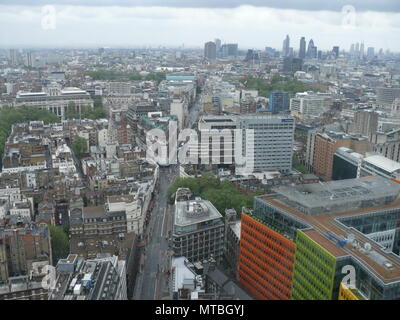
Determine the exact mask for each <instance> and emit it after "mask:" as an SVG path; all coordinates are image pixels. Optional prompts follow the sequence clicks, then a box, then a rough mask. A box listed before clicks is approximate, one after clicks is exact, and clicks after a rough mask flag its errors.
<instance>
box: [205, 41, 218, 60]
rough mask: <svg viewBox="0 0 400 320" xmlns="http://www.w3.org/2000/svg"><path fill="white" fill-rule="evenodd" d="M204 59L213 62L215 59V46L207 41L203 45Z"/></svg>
mask: <svg viewBox="0 0 400 320" xmlns="http://www.w3.org/2000/svg"><path fill="white" fill-rule="evenodd" d="M204 58H206V59H207V60H210V61H213V60H215V59H216V58H217V46H216V44H215V43H214V42H212V41H209V42H206V43H205V45H204Z"/></svg>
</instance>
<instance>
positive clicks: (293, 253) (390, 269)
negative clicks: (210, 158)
mask: <svg viewBox="0 0 400 320" xmlns="http://www.w3.org/2000/svg"><path fill="white" fill-rule="evenodd" d="M273 192H274V193H272V194H268V195H264V196H259V197H256V198H255V199H254V205H253V209H254V210H253V211H252V212H247V211H246V210H244V212H243V213H242V216H241V221H242V223H241V235H240V251H239V279H240V283H241V284H242V285H243V286H244V287H245V288H246V289H247V290H248V291H249V292H250V293H252V294H253V295H254V296H256V297H257V298H259V299H268V300H278V299H280V300H282V299H292V300H336V299H338V298H339V297H340V294H339V291H340V286H341V283H342V280H344V277H345V274H344V273H342V269H343V267H344V266H346V265H351V266H352V267H353V268H354V271H355V273H356V277H355V279H354V280H355V283H352V285H353V287H352V291H353V292H355V293H356V297H357V299H366V300H368V299H369V300H397V299H399V298H400V282H399V281H398V279H399V277H400V258H399V257H398V256H396V255H395V254H393V253H392V250H396V249H397V248H396V246H395V242H396V240H398V238H396V232H397V230H398V228H397V227H398V220H399V218H400V204H399V201H397V199H398V196H399V195H400V185H399V184H397V183H395V182H393V181H391V180H389V179H386V178H383V177H380V176H370V177H365V178H359V179H347V180H340V181H331V182H327V183H324V184H321V183H315V184H305V185H297V186H282V187H277V188H274V189H273ZM388 212H390V214H388ZM388 239H390V240H389V241H388ZM387 242H390V246H389V247H387V246H386V245H384V244H386V243H387Z"/></svg>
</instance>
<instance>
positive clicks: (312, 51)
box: [306, 39, 318, 59]
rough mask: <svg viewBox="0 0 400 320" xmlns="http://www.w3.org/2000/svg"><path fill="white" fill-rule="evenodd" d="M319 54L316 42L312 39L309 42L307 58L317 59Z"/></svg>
mask: <svg viewBox="0 0 400 320" xmlns="http://www.w3.org/2000/svg"><path fill="white" fill-rule="evenodd" d="M317 52H318V50H317V47H316V46H315V45H314V40H313V39H311V40H310V41H309V42H308V47H307V55H306V56H307V58H308V59H315V58H317Z"/></svg>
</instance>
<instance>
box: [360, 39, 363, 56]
mask: <svg viewBox="0 0 400 320" xmlns="http://www.w3.org/2000/svg"><path fill="white" fill-rule="evenodd" d="M360 58H361V59H364V42H362V43H361V45H360Z"/></svg>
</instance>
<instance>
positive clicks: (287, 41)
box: [282, 35, 290, 57]
mask: <svg viewBox="0 0 400 320" xmlns="http://www.w3.org/2000/svg"><path fill="white" fill-rule="evenodd" d="M289 48H290V38H289V35H287V36H286V39H285V40H283V47H282V55H283V56H284V57H287V56H288V55H289Z"/></svg>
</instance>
